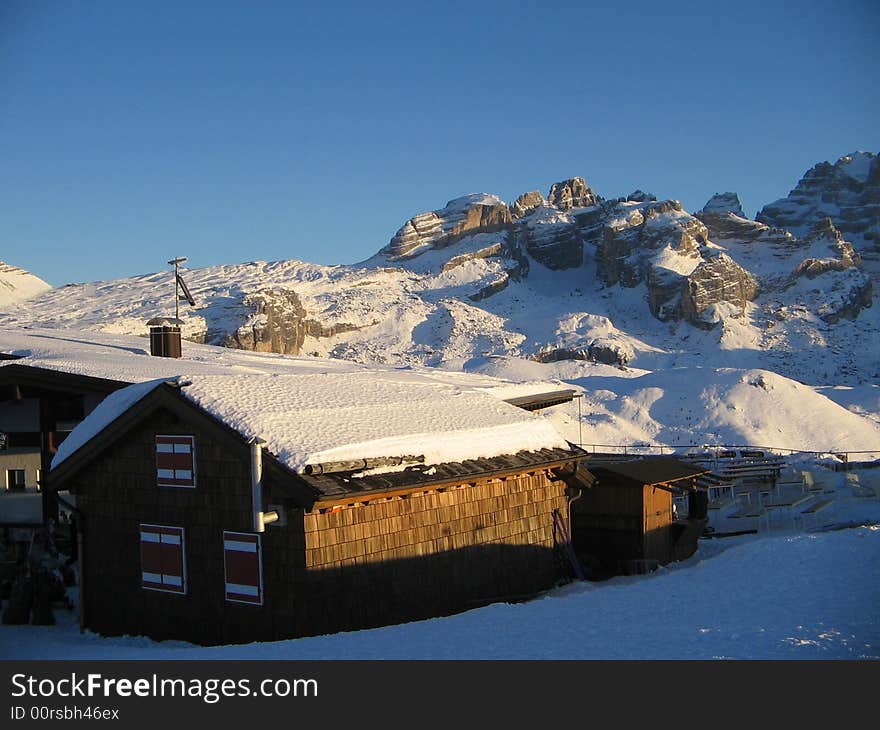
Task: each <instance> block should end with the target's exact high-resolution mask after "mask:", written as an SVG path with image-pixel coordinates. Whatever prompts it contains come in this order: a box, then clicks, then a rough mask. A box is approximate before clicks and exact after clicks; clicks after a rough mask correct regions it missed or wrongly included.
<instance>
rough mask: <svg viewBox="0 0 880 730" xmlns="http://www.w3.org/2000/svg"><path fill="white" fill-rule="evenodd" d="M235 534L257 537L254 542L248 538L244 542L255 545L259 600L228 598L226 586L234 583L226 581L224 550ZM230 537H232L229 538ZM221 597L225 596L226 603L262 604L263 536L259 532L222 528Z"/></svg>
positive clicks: (232, 540)
mask: <svg viewBox="0 0 880 730" xmlns="http://www.w3.org/2000/svg"><path fill="white" fill-rule="evenodd" d="M236 536H246V537H248V538H254V537H256V538H257V541H256V543H254V542H252V541H251V540H249V541H248V542H247V543H246V544H254V545H256V553H257V571H258V573H259V576H260V579H259V584H260V585H259V598H260V600H259V601H248V600H245V599H242V598H230V597H229V590H228V586H230V585H235V584H230V583H227V582H226V551H227V547H226V545H227V543H229V542H235V540H234V538H235V537H236ZM230 538H232V539H230ZM241 587H248V588H250V587H252V586H241ZM223 597H224V598H225V600H226V602H227V603H243V604H246V605H248V606H262V605H263V600H264V594H263V538H262V536H261V535H260V534H259V533H256V532H237V531H234V530H223Z"/></svg>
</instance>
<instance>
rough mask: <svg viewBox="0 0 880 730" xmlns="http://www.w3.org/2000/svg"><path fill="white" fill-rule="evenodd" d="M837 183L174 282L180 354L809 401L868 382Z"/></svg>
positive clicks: (82, 295) (438, 224)
mask: <svg viewBox="0 0 880 730" xmlns="http://www.w3.org/2000/svg"><path fill="white" fill-rule="evenodd" d="M835 164H837V165H838V166H839V167H838V168H835V166H834V165H830V163H820V165H817V166H815V167H814V168H811V171H808V173H807V174H806V175H805V176H804V178H805V179H807V178H808V180H807V182H806V183H804V180H803V179H802V180H801V181H800V182H799V183H798V185H797V186H796V187H795V188H794V189H793V191H792V193H791V195H793V196H794V198H795V202H796V205H795V204H792V205H788V206H787V207H786V206H785V205H781V204H779V202H780V201H777V202H776V203H773V204H770V205H768V206H765V208H764V209H762V213H764V215H763V216H758V217H763V219H764V221H761V220H757V219H756V220H752V219H748V218H746V217H745V216H744V215H742V206H741V204H740V203H739V199H738V196H737V195H736V194H735V193H724V194H716V195H715V196H713V197H712V198H711V199H710V201H709V202H708V203H707V204H706V206H704V207H703V208H702V209H701V210H700V211H698V212H696V213H693V214H692V213H689V212H688V211H686V210H685V209H684V208H683V207H682V205H681V203H680V202H678V201H676V200H659V201H658V200H656V198H655V196H653V195H651V194H649V193H644V192H642V191H635V192H634V193H632V194H631V195H629V196H626V197H625V198H623V197H622V198H614V199H605V198H602V197H601V196H600V195H598V194H597V193H596V192H595V191H593V190H592V188H591V187H590V186H589V185H588V184H587V183H586V181H585V180H584V179H583V178H570V179H568V180H564V181H561V182H559V183H556V184H554V185H552V186H551V187H550V189H549V191H548V193H547V195H546V196H545V195H544V194H542V193H540V192H539V191H530V192H527V193H524V194H523V195H520V196H519V197H518V198H517V199H516V200H514V201H513V202H512V203H507V202H505V201H503V200H502V199H501V198H499V197H498V196H495V195H491V194H487V193H477V194H470V195H467V196H462V197H459V198H455V199H453V200H451V201H449V202H448V203H447V204H446V206H444V207H443V208H438V209H437V210H435V211H429V212H427V213H420V214H417V215H415V216H413V217H412V218H410V219H409V220H407V221H406V222H405V223H404V224H403V226H401V227H400V228H399V229H398V231H397V232H396V233H395V234H394V235H393V236H392V237H391V239H390V240H389V243H388V244H386V246H384V247H382V249H380V250H379V251H377V253H376V254H374V255H373V256H372V257H370V258H369V259H367V260H365V261H362V262H360V263H359V264H355V265H350V266H349V265H337V266H320V265H317V264H309V263H305V262H298V261H278V262H248V263H243V264H231V265H219V266H213V267H206V268H204V269H191V270H188V271H187V272H186V277H187V282H188V283H189V286H190V289H191V290H192V291H193V294H194V295H195V297H196V300H197V306H196V308H194V309H189V308H186V307H184V308H183V309H182V310H181V317H182V319H183V322H184V324H183V329H184V334H185V336H186V337H187V338H189V339H192V340H195V341H203V342H208V343H211V344H223V345H227V346H231V347H240V348H244V349H256V350H268V351H275V352H284V353H290V354H297V353H313V354H317V355H321V356H329V357H341V358H347V359H352V360H357V361H359V362H383V363H394V364H404V365H405V364H407V363H411V364H414V363H418V364H427V365H441V366H447V365H448V364H449V363H459V364H461V363H463V362H467V361H468V360H469V359H473V358H479V357H486V356H493V355H495V356H498V355H501V356H510V357H518V358H526V359H532V360H536V361H539V362H555V361H559V360H566V359H574V360H577V361H583V362H586V363H590V362H595V363H604V364H613V365H615V366H618V367H628V368H632V367H636V368H646V369H655V368H658V367H660V368H665V367H674V366H676V363H678V364H679V365H680V364H682V363H684V362H691V363H695V362H699V361H704V362H707V363H713V364H714V365H715V366H718V367H724V366H729V365H730V364H731V363H733V362H735V363H737V364H742V365H744V366H748V367H766V368H768V369H770V370H773V371H776V372H780V373H781V374H784V375H786V376H788V377H793V378H795V379H797V380H801V381H804V382H813V383H815V384H828V383H834V384H846V383H856V384H857V383H864V382H870V381H871V380H872V379H876V377H877V367H878V363H880V356H878V354H877V345H875V344H873V343H875V342H878V341H880V336H878V333H880V327H878V317H877V308H875V307H872V306H871V305H872V302H873V293H874V286H873V284H874V281H875V280H876V277H877V273H876V270H875V268H874V267H873V266H872V263H873V261H874V258H873V256H874V250H873V247H874V246H875V244H876V241H877V239H876V238H875V237H874V232H875V231H878V230H880V223H878V221H880V208H878V210H877V211H875V208H874V203H873V202H872V201H873V200H874V199H875V197H876V198H877V200H878V201H880V190H876V191H875V188H877V186H878V185H880V172H877V170H880V163H878V162H877V156H876V155H874V154H873V153H855V154H853V155H848V156H844V157H843V158H840V160H838V163H835ZM853 165H856V167H857V172H858V174H857V175H853V174H852V173H853V171H854V170H855V168H852V166H853ZM817 168H818V170H819V172H818V173H817V172H814V171H815V170H817ZM840 168H842V169H843V172H840ZM844 173H846V174H844ZM826 184H827V185H828V186H830V187H831V192H830V193H829V195H830V196H831V197H833V198H834V200H836V201H837V202H836V203H835V206H836V207H835V208H834V209H833V210H832V209H830V208H829V207H828V205H827V204H825V202H824V201H823V195H824V192H825V191H824V188H823V185H826ZM835 196H836V197H835ZM825 197H826V198H827V197H828V196H827V195H826V196H825ZM774 206H775V207H774ZM780 209H784V210H785V211H787V213H786V215H788V216H789V218H787V219H786V220H787V221H789V222H790V221H792V220H793V218H792V217H791V216H792V215H794V213H796V214H797V216H796V217H797V220H796V221H795V223H796V224H795V223H792V224H791V225H792V226H793V227H794V228H795V229H796V230H797V232H798V233H797V235H795V234H794V233H792V232H791V231H789V230H787V229H786V228H784V227H780V226H777V225H775V224H774V222H776V221H777V218H774V211H775V210H780ZM828 212H832V213H835V215H837V216H838V218H839V219H840V220H839V221H837V222H836V221H835V220H834V218H833V217H832V216H828V215H825V214H826V213H828ZM875 212H876V216H875ZM777 217H778V216H777ZM768 221H769V222H768ZM838 222H839V223H840V225H841V226H844V227H847V228H848V230H850V231H852V232H853V233H852V235H851V236H849V237H851V238H853V239H855V243H854V242H852V241H850V240H849V237H845V236H844V235H843V234H842V233H841V229H840V228H838ZM860 249H862V250H860ZM172 312H173V280H172V279H171V275H170V274H169V273H168V272H157V273H153V274H147V275H143V276H138V277H128V278H125V279H119V280H115V281H110V282H93V283H89V284H78V285H69V286H67V287H62V288H59V289H55V290H52V291H49V292H46V293H44V294H41V295H39V296H37V297H35V298H33V299H30V300H28V301H26V302H24V303H23V304H22V305H21V306H19V307H17V308H16V311H15V312H11V311H5V312H4V311H0V325H3V326H47V327H75V328H86V329H97V330H101V331H105V332H113V333H119V334H145V331H146V325H145V322H146V320H147V319H150V318H151V317H153V316H157V315H163V314H164V315H168V314H171V313H172ZM854 342H855V343H860V345H861V347H860V348H853V346H852V345H853V343H854Z"/></svg>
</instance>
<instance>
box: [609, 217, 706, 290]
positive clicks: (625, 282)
mask: <svg viewBox="0 0 880 730" xmlns="http://www.w3.org/2000/svg"><path fill="white" fill-rule="evenodd" d="M604 217H605V226H604V228H603V230H602V238H601V240H600V241H599V243H598V247H597V250H596V263H597V267H598V273H599V277H600V278H601V279H602V281H603V282H604V283H605V284H606V285H608V286H613V285H614V284H618V283H619V284H621V285H622V286H625V287H634V286H637V285H638V284H639V283H641V282H642V281H645V279H646V278H647V276H648V273H649V268H650V260H649V259H650V257H649V256H648V254H650V253H652V252H656V251H657V250H659V249H663V248H668V249H670V250H671V251H672V252H674V253H675V254H677V255H680V256H691V257H696V256H697V255H698V252H699V250H700V246H701V245H702V244H703V243H705V240H706V238H707V237H708V230H707V229H706V227H705V226H704V225H703V224H702V223H701V222H700V221H699V220H697V219H696V218H694V217H693V216H691V215H689V214H688V213H685V212H684V209H683V208H682V207H681V203H679V202H678V201H677V200H664V201H661V202H651V203H626V202H624V203H617V204H616V205H615V206H614V207H613V208H612V209H611V210H610V211H605V216H604Z"/></svg>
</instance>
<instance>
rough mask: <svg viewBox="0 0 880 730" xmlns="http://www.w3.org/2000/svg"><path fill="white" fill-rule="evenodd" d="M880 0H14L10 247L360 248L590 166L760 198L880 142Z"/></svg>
mask: <svg viewBox="0 0 880 730" xmlns="http://www.w3.org/2000/svg"><path fill="white" fill-rule="evenodd" d="M878 48H880V3H877V2H876V0H863V1H861V2H852V1H848V0H841V1H838V2H834V3H830V2H821V3H818V2H816V3H814V2H789V3H781V2H773V1H772V0H764V1H762V2H738V3H723V4H721V3H719V4H717V6H716V4H714V3H707V2H693V3H685V2H661V3H658V2H651V3H641V2H629V3H625V4H624V3H614V2H596V3H592V2H586V1H584V0H581V1H580V2H566V1H564V0H557V1H556V2H520V3H517V2H510V1H507V2H492V1H483V2H455V1H453V2H431V3H420V2H412V1H411V2H402V3H382V2H376V3H353V4H351V5H350V6H348V5H347V4H346V3H338V2H337V3H328V2H325V3H308V4H304V3H303V4H300V3H296V2H258V1H255V2H244V1H243V0H242V1H241V2H224V1H222V0H211V1H210V2H207V1H206V2H201V1H198V2H197V1H194V0H190V1H187V0H177V1H175V2H164V1H160V0H149V2H148V1H147V0H142V1H141V2H126V1H123V0H89V1H88V2H86V1H76V0H74V1H70V2H55V1H53V2H43V1H42V0H0V90H2V94H0V236H2V238H0V259H2V260H5V261H8V262H9V263H13V264H16V265H19V266H22V267H25V268H27V269H30V270H32V271H34V272H35V273H37V274H38V275H41V276H42V277H43V278H45V279H46V280H48V281H49V282H50V283H52V284H55V285H60V284H64V283H67V282H71V281H87V280H97V279H108V278H115V277H120V276H128V275H134V274H140V273H147V272H152V271H157V270H160V269H165V268H167V267H166V266H165V262H166V261H167V260H168V259H169V258H171V257H172V256H174V255H186V256H189V259H190V260H189V265H191V266H193V267H201V266H207V265H211V264H216V263H237V262H241V261H251V260H258V259H262V260H277V259H287V258H299V259H303V260H307V261H314V262H318V263H353V262H355V261H360V260H363V259H365V258H367V257H368V256H370V255H371V254H373V253H374V252H375V251H376V250H378V249H379V248H380V247H382V246H383V245H385V244H386V243H387V242H388V239H389V238H390V237H391V236H392V235H393V233H394V232H395V230H396V229H397V228H398V227H399V226H400V225H402V224H403V222H404V221H405V220H406V219H407V218H409V217H410V216H412V215H413V214H415V213H417V212H420V211H424V210H432V209H436V208H439V207H442V206H443V205H444V204H445V202H446V201H447V200H449V199H450V198H453V197H457V196H459V195H463V194H465V193H470V192H492V193H497V194H498V195H500V196H501V197H503V198H504V199H505V200H508V201H511V200H513V199H514V198H515V197H516V196H517V195H519V194H520V193H522V192H525V191H528V190H533V189H539V190H541V191H542V192H544V193H546V192H547V189H548V188H549V186H550V185H551V184H552V183H553V182H555V181H558V180H562V179H564V178H567V177H571V176H574V175H581V176H583V177H585V178H586V179H587V182H588V183H589V184H590V185H591V186H592V187H593V188H594V189H595V190H596V191H597V192H598V193H599V194H600V195H604V196H605V197H614V196H617V195H624V194H626V193H628V192H630V191H632V190H633V189H635V188H642V189H644V190H649V191H651V192H654V193H655V194H656V195H657V196H658V197H673V198H677V199H679V200H681V201H682V203H683V204H684V205H685V207H686V208H687V209H690V210H694V209H698V208H700V207H701V206H702V205H703V203H704V202H705V201H706V199H707V198H708V197H709V196H710V195H711V194H712V193H714V192H716V191H719V192H720V191H725V190H734V191H737V192H739V194H740V197H741V198H742V200H743V203H744V206H745V208H746V212H747V213H748V214H750V215H754V214H755V212H756V211H757V210H758V209H759V208H760V207H761V206H762V205H763V204H765V203H767V202H770V201H772V200H774V199H776V198H779V197H781V196H783V195H785V194H787V193H788V191H789V190H790V189H791V188H792V187H793V186H794V184H795V183H796V182H797V180H798V178H799V177H800V176H801V175H802V174H803V172H804V171H805V170H807V169H808V168H809V167H811V166H812V165H813V164H815V163H816V162H819V161H822V160H831V161H833V160H836V159H837V158H838V157H839V156H841V155H843V154H846V153H848V152H851V151H854V150H857V149H863V150H869V151H874V152H876V151H878V148H880V134H878V132H880V122H878V120H880V91H878V89H880V79H878V69H880V51H878Z"/></svg>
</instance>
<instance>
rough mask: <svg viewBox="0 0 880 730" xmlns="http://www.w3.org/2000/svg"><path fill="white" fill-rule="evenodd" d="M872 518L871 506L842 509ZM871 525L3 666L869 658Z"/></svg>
mask: <svg viewBox="0 0 880 730" xmlns="http://www.w3.org/2000/svg"><path fill="white" fill-rule="evenodd" d="M854 514H861V515H862V517H863V518H869V517H872V516H873V519H874V520H877V519H878V518H880V501H877V500H874V501H873V502H872V501H870V500H868V501H863V502H862V503H861V506H860V507H859V508H858V509H857V510H856V511H854ZM877 606H880V526H877V525H873V526H862V527H852V528H848V529H841V530H835V531H828V532H813V533H799V534H798V533H792V532H779V533H771V534H770V535H769V536H761V537H758V536H742V537H735V538H725V539H716V540H702V541H701V542H700V547H699V550H698V551H697V553H696V554H695V555H694V556H693V557H691V558H690V559H689V560H687V561H685V562H682V563H677V564H672V565H670V566H668V567H666V568H661V569H659V570H658V571H657V572H655V573H653V574H650V575H645V576H628V577H618V578H614V579H612V580H609V581H605V582H601V583H588V582H587V583H572V584H569V585H567V586H563V587H561V588H557V589H555V590H552V591H549V592H548V593H546V594H544V595H542V596H540V597H538V598H536V599H534V600H532V601H528V602H525V603H519V604H506V603H498V604H493V605H491V606H487V607H485V608H480V609H475V610H472V611H468V612H466V613H461V614H458V615H456V616H450V617H445V618H438V619H432V620H429V621H418V622H413V623H408V624H401V625H398V626H389V627H385V628H380V629H372V630H366V631H356V632H349V633H340V634H333V635H328V636H319V637H311V638H305V639H295V640H289V641H278V642H270V643H255V644H246V645H237V646H221V647H198V646H194V645H190V644H186V643H184V642H170V641H168V642H154V641H151V640H149V639H146V638H143V637H117V638H102V637H99V636H97V635H94V634H92V633H89V632H87V633H85V634H80V633H79V632H78V629H77V626H76V617H75V615H74V614H73V613H71V612H68V611H57V612H56V615H57V619H58V623H57V624H56V625H55V626H0V658H2V659H880V613H878V611H877Z"/></svg>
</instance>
